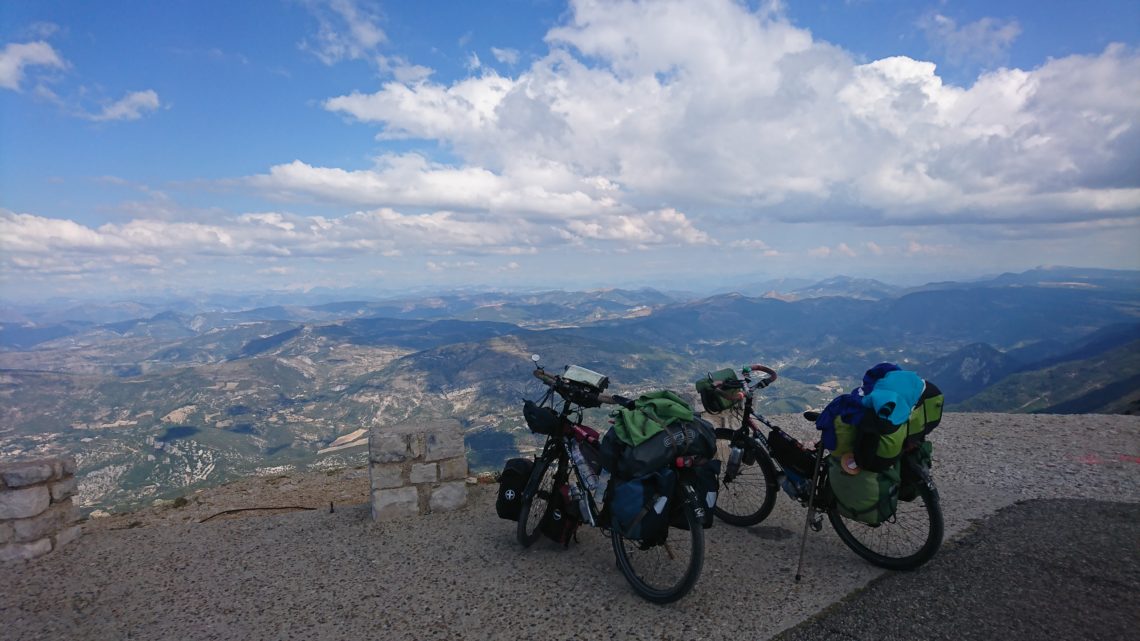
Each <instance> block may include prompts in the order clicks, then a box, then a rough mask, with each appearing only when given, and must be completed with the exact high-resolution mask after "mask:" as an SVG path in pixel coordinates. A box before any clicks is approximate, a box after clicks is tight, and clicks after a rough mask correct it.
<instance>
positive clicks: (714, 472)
mask: <svg viewBox="0 0 1140 641" xmlns="http://www.w3.org/2000/svg"><path fill="white" fill-rule="evenodd" d="M693 491H694V492H696V494H697V502H698V504H699V505H700V507H701V514H700V517H701V526H702V527H704V529H706V530H707V529H709V528H710V527H712V526H713V510H714V509H716V499H717V495H718V494H719V492H720V461H719V460H717V459H712V460H710V461H707V462H706V463H705V464H704V465H701V466H700V467H697V468H695V469H694V470H693ZM677 498H678V499H679V500H678V501H677V502H676V504H675V505H674V506H673V513H672V514H671V515H670V517H669V520H670V523H669V524H670V525H672V526H673V527H679V528H681V529H682V530H687V529H689V521H688V520H687V519H686V518H685V502H684V500H683V499H684V497H683V496H680V494H678V496H677Z"/></svg>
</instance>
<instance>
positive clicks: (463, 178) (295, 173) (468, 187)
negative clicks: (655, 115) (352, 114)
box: [246, 154, 629, 217]
mask: <svg viewBox="0 0 1140 641" xmlns="http://www.w3.org/2000/svg"><path fill="white" fill-rule="evenodd" d="M246 183H247V184H249V185H251V186H253V187H255V188H257V189H259V190H262V191H263V192H265V193H267V194H269V195H271V196H274V197H277V198H281V199H292V198H300V199H304V198H311V199H315V200H318V201H322V202H330V201H332V202H344V203H349V204H353V205H357V206H364V207H399V206H413V207H438V208H444V209H467V210H483V211H489V212H495V213H500V212H508V213H531V214H538V215H546V216H556V217H579V216H590V215H596V214H600V213H603V212H614V213H622V212H625V211H629V209H628V208H624V207H621V206H619V204H618V203H617V202H616V201H615V200H614V198H613V195H612V192H613V191H614V187H613V185H612V184H611V183H609V182H608V181H606V180H605V179H604V178H602V177H599V176H586V177H582V176H579V175H576V174H575V173H574V172H573V170H572V168H570V167H567V166H564V165H558V164H555V163H545V162H539V161H536V162H535V164H534V165H533V166H524V164H523V163H518V164H516V166H515V167H514V171H513V172H512V173H511V174H510V175H506V176H504V175H501V174H496V173H494V172H492V171H490V170H488V169H485V168H483V167H477V166H466V167H453V166H450V165H445V164H442V163H435V162H431V161H430V160H428V159H427V158H425V157H424V156H422V155H420V154H401V155H396V154H390V155H385V156H381V157H379V158H377V159H376V164H375V167H374V168H373V169H364V170H354V171H348V170H344V169H339V168H333V167H313V166H311V165H308V164H306V163H304V162H301V161H300V160H295V161H293V162H291V163H288V164H284V165H277V166H274V167H272V168H271V169H270V170H269V173H268V174H262V175H258V176H252V177H249V178H247V179H246Z"/></svg>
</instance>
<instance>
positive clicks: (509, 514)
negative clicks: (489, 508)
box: [495, 458, 534, 521]
mask: <svg viewBox="0 0 1140 641" xmlns="http://www.w3.org/2000/svg"><path fill="white" fill-rule="evenodd" d="M533 469H534V460H532V459H528V458H513V459H510V460H508V461H507V464H506V465H505V466H503V472H502V474H500V475H499V493H498V496H496V497H495V512H497V513H498V515H499V518H501V519H507V520H508V521H518V520H519V508H521V507H522V493H523V489H525V488H526V484H527V482H528V481H529V480H530V473H531V471H532V470H533Z"/></svg>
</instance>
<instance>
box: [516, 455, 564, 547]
mask: <svg viewBox="0 0 1140 641" xmlns="http://www.w3.org/2000/svg"><path fill="white" fill-rule="evenodd" d="M561 467H562V465H561V462H560V461H558V460H550V459H546V458H540V459H538V460H537V461H535V462H534V469H533V470H532V471H531V473H530V481H528V482H527V484H526V488H525V489H524V490H523V496H522V503H521V504H520V505H519V521H518V525H517V527H516V529H515V537H516V538H517V539H518V541H519V543H520V544H522V546H523V547H524V548H526V547H530V546H531V545H532V544H533V543H534V542H535V541H537V540H538V537H539V535H540V534H541V532H540V531H539V529H538V526H539V523H541V522H542V517H543V515H545V514H546V508H547V507H548V506H549V505H550V501H551V498H552V496H553V494H552V493H553V492H554V487H555V480H556V479H557V478H558V474H559V472H561V470H560V468H561Z"/></svg>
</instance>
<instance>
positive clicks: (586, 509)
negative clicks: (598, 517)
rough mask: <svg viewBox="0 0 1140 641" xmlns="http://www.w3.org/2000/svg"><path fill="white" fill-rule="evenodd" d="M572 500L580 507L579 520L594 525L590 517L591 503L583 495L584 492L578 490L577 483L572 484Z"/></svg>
mask: <svg viewBox="0 0 1140 641" xmlns="http://www.w3.org/2000/svg"><path fill="white" fill-rule="evenodd" d="M570 499H571V500H572V501H574V503H575V504H577V506H578V518H580V519H581V520H583V521H586V522H588V523H590V524H591V525H593V523H594V519H593V518H591V517H590V502H589V501H588V500H587V499H586V495H585V494H582V490H580V489H578V484H577V483H571V484H570Z"/></svg>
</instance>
